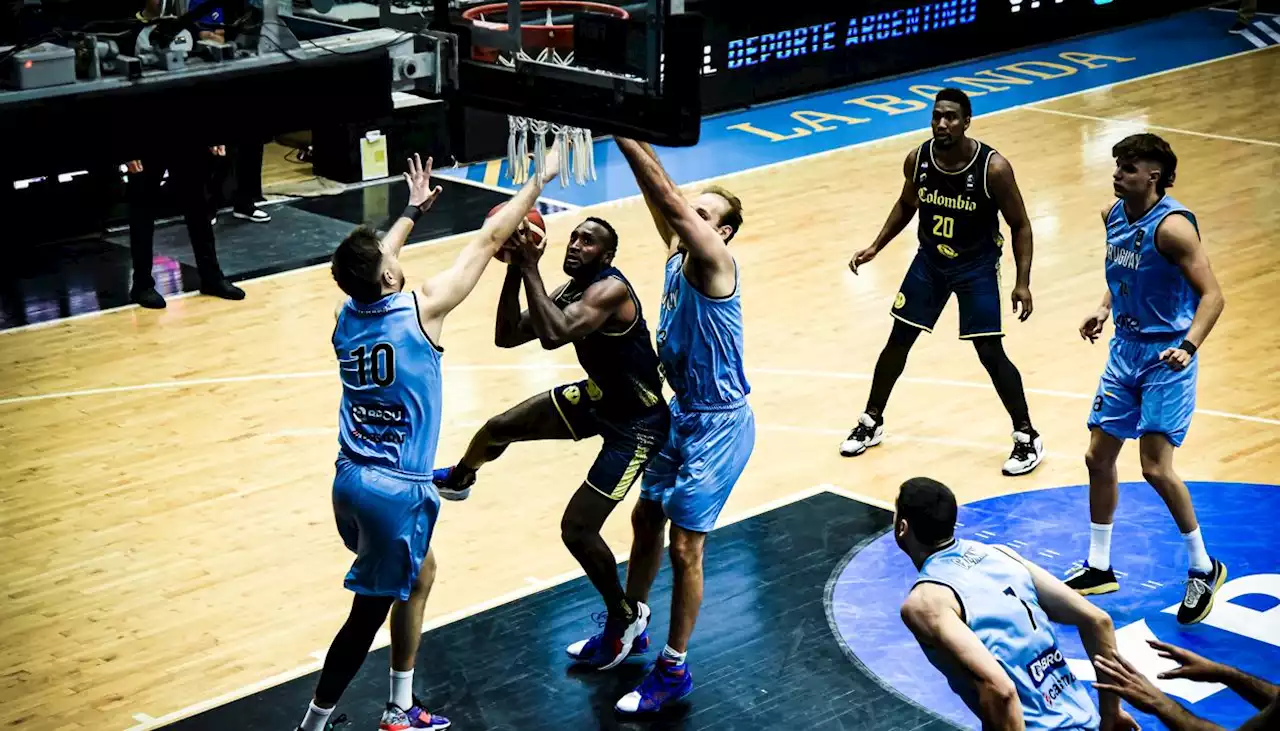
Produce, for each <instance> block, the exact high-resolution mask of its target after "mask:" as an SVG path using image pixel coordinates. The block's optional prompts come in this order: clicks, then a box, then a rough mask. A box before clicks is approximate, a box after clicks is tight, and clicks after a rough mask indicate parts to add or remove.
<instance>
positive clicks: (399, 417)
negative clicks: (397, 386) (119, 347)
mask: <svg viewBox="0 0 1280 731" xmlns="http://www.w3.org/2000/svg"><path fill="white" fill-rule="evenodd" d="M351 420H352V421H354V422H355V423H357V424H367V425H369V426H401V425H403V424H405V423H406V422H407V420H408V419H407V416H406V414H405V410H404V407H403V406H398V405H393V404H352V405H351Z"/></svg>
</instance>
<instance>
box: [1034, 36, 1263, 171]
mask: <svg viewBox="0 0 1280 731" xmlns="http://www.w3.org/2000/svg"><path fill="white" fill-rule="evenodd" d="M1276 40H1277V41H1278V42H1280V37H1277V38H1276ZM1027 111H1028V112H1040V113H1041V114H1053V115H1056V116H1059V117H1072V118H1074V119H1085V120H1090V121H1094V122H1110V123H1113V124H1124V125H1129V126H1132V127H1139V128H1141V129H1156V130H1160V131H1161V132H1172V133H1174V134H1180V135H1191V136H1192V137H1206V138H1208V139H1211V140H1223V141H1226V142H1243V143H1245V144H1246V145H1263V146H1264V147H1280V142H1269V141H1267V140H1255V139H1252V138H1249V137H1232V136H1230V135H1216V134H1213V133H1212V132H1195V131H1193V130H1189V129H1182V128H1180V127H1163V126H1161V125H1158V124H1146V123H1145V122H1139V121H1136V120H1133V119H1116V118H1113V117H1095V116H1093V115H1092V114H1077V113H1076V112H1062V111H1059V110H1057V109H1041V108H1040V107H1027Z"/></svg>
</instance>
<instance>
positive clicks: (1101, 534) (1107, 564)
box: [1089, 523, 1113, 571]
mask: <svg viewBox="0 0 1280 731" xmlns="http://www.w3.org/2000/svg"><path fill="white" fill-rule="evenodd" d="M1112 525H1113V524H1112V523H1090V524H1089V565H1090V566H1092V567H1093V568H1095V569H1098V570H1099V571H1106V570H1107V569H1109V568H1111V526H1112Z"/></svg>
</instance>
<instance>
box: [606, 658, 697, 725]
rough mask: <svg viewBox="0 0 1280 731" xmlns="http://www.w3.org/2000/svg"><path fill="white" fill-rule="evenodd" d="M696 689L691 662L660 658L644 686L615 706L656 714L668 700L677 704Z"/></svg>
mask: <svg viewBox="0 0 1280 731" xmlns="http://www.w3.org/2000/svg"><path fill="white" fill-rule="evenodd" d="M692 692H693V674H692V673H690V672H689V665H688V663H683V662H682V663H680V664H678V665H677V664H676V663H675V661H673V660H670V659H668V658H665V657H660V658H658V661H657V662H656V663H654V665H653V669H652V670H650V671H649V674H648V675H646V676H645V678H644V680H642V681H640V685H639V686H638V687H637V688H636V689H635V690H633V691H631V692H630V693H628V694H626V695H624V696H622V698H620V699H619V700H618V702H617V703H616V704H614V706H613V709H614V710H615V711H617V712H619V713H654V712H656V711H660V710H662V707H663V706H665V705H667V704H668V703H675V702H676V701H678V700H680V699H681V698H684V697H685V696H687V695H689V694H690V693H692Z"/></svg>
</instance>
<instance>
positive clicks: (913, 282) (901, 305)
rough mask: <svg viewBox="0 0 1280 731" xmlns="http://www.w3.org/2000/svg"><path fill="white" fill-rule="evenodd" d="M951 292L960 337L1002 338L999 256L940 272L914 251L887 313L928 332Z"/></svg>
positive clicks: (921, 252) (926, 258)
mask: <svg viewBox="0 0 1280 731" xmlns="http://www.w3.org/2000/svg"><path fill="white" fill-rule="evenodd" d="M953 292H954V293H955V295H956V300H958V301H959V303H960V337H961V338H980V337H986V336H991V335H995V336H1002V335H1004V327H1003V325H1002V323H1001V319H1000V315H1001V299H1000V257H999V255H996V256H990V257H984V258H982V259H979V260H977V261H974V262H972V263H968V264H964V265H960V266H958V267H956V268H954V269H951V268H948V269H945V270H944V269H941V268H939V267H938V266H936V265H935V264H933V263H932V262H931V261H929V259H928V255H927V254H925V253H924V252H923V251H919V252H916V258H915V259H913V260H912V262H911V266H910V267H909V268H908V269H907V276H906V277H904V278H903V279H902V286H901V287H900V288H899V289H898V296H897V297H895V298H894V300H893V310H892V311H891V312H890V314H892V315H893V316H894V317H895V318H896V319H898V320H901V321H903V322H905V323H907V324H908V325H912V326H914V327H918V328H920V329H921V330H924V331H925V332H928V333H931V332H933V326H934V325H935V324H937V322H938V316H940V315H941V314H942V308H944V307H946V306H947V300H949V299H951V294H952V293H953Z"/></svg>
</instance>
